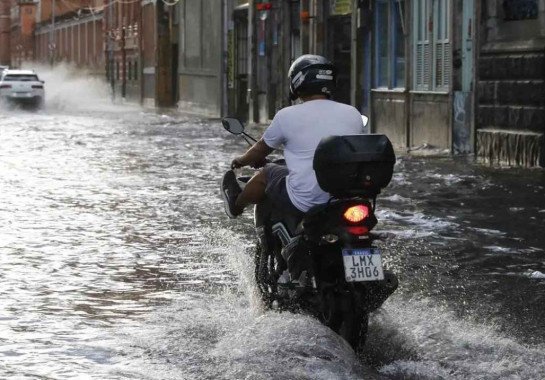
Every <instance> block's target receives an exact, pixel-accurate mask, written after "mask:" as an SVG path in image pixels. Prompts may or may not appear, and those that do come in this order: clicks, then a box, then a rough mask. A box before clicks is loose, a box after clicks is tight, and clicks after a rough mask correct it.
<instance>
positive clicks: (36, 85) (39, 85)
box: [32, 84, 44, 88]
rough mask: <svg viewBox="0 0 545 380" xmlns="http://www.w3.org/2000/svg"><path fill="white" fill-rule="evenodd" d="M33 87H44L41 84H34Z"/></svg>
mask: <svg viewBox="0 0 545 380" xmlns="http://www.w3.org/2000/svg"><path fill="white" fill-rule="evenodd" d="M32 88H44V86H42V85H41V84H33V85H32Z"/></svg>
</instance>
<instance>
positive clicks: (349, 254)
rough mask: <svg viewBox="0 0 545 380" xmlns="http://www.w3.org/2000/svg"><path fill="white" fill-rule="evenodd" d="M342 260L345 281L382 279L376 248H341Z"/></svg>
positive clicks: (380, 260)
mask: <svg viewBox="0 0 545 380" xmlns="http://www.w3.org/2000/svg"><path fill="white" fill-rule="evenodd" d="M343 262H344V274H345V278H346V281H347V282H360V281H378V280H384V272H383V271H382V258H381V256H380V249H378V248H359V249H343Z"/></svg>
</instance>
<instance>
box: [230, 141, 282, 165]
mask: <svg viewBox="0 0 545 380" xmlns="http://www.w3.org/2000/svg"><path fill="white" fill-rule="evenodd" d="M273 150H274V149H272V148H270V147H269V146H267V144H265V142H264V141H263V139H261V140H259V141H258V142H256V143H255V144H254V145H252V147H251V148H250V149H248V151H247V152H246V153H244V154H243V155H242V156H240V157H237V158H235V159H234V160H233V161H231V169H238V168H242V167H244V166H247V165H251V166H252V167H253V168H260V167H262V166H264V165H265V164H266V163H267V161H266V157H267V156H268V155H269V154H271V153H272V151H273Z"/></svg>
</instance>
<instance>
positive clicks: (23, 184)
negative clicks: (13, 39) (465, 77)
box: [0, 81, 545, 379]
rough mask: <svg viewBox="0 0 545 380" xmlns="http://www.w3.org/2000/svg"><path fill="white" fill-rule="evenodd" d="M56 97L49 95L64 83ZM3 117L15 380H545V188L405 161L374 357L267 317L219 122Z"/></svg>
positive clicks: (7, 287)
mask: <svg viewBox="0 0 545 380" xmlns="http://www.w3.org/2000/svg"><path fill="white" fill-rule="evenodd" d="M46 83H47V81H46ZM99 105H100V106H97V104H94V108H93V107H83V108H81V107H80V108H78V107H77V105H74V104H72V105H70V107H58V103H54V104H51V103H50V104H49V107H48V108H47V109H46V110H44V111H41V112H38V113H32V112H22V111H17V110H9V111H6V110H3V111H0V115H1V116H0V191H1V195H0V220H1V221H2V222H1V224H0V378H8V379H11V378H14V379H68V378H82V379H83V378H84V379H362V378H375V377H383V378H392V379H407V378H412V379H438V378H444V379H470V378H471V379H500V378H502V379H503V378H512V379H538V378H543V377H545V306H544V305H545V275H544V273H545V252H544V248H545V234H544V233H543V231H544V227H545V223H544V218H545V196H544V193H545V175H544V173H543V171H540V170H520V169H491V168H486V167H480V166H478V165H475V164H473V163H471V162H470V161H466V160H451V159H425V158H407V157H401V158H399V160H398V163H397V164H396V167H395V173H396V174H395V176H394V179H393V181H392V184H391V185H390V187H389V188H388V189H387V190H386V191H384V193H383V194H382V195H381V196H380V198H379V201H378V204H377V207H378V210H379V211H378V218H379V225H378V226H377V229H379V230H381V231H382V232H384V233H386V234H387V236H388V237H387V238H386V239H385V240H384V241H383V242H381V243H380V244H381V246H382V247H383V250H384V252H385V255H386V259H387V263H388V265H389V267H390V268H391V269H393V270H394V271H395V272H396V273H397V274H398V275H399V278H400V283H401V285H400V289H399V290H398V291H397V292H396V294H395V295H394V296H392V297H391V298H390V299H389V300H388V301H387V302H386V303H385V304H384V306H383V308H382V309H381V310H380V311H379V312H377V313H375V314H374V315H373V316H372V318H371V327H370V333H369V338H368V344H367V346H366V352H365V354H364V355H363V356H361V357H356V355H355V354H354V353H353V351H352V350H351V349H350V347H348V345H347V344H346V343H345V342H344V341H342V339H340V338H339V337H337V336H336V335H335V334H334V333H333V332H331V331H330V330H328V329H327V328H325V327H323V326H321V325H320V323H318V322H317V321H315V320H314V319H312V318H310V317H308V316H304V315H296V314H290V313H286V312H284V313H278V312H274V311H266V312H265V311H263V310H262V308H261V307H260V304H259V302H258V300H257V297H256V296H255V286H254V282H253V278H252V265H251V256H250V253H251V250H252V246H253V239H252V228H251V220H252V218H251V213H250V212H247V213H246V214H245V215H244V217H242V218H240V219H239V220H236V221H230V220H228V219H227V217H226V216H225V215H224V213H223V209H222V204H221V200H220V198H219V195H218V188H219V179H220V177H221V174H222V173H223V171H224V170H226V169H227V167H228V163H229V162H230V160H231V158H232V157H233V156H234V155H235V154H237V153H240V152H242V151H243V150H244V149H245V145H244V143H243V142H241V141H238V140H237V139H236V138H234V137H232V136H227V135H226V133H225V132H224V131H223V129H222V128H221V126H220V123H219V121H214V120H200V119H198V118H195V117H191V116H180V115H162V114H160V113H159V114H157V113H152V112H146V111H143V110H142V109H139V108H136V107H131V106H107V107H106V106H105V105H104V104H102V103H101V104H99Z"/></svg>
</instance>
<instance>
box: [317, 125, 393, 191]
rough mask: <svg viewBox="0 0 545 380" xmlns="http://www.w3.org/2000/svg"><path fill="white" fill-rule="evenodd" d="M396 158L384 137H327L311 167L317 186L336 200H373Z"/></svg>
mask: <svg viewBox="0 0 545 380" xmlns="http://www.w3.org/2000/svg"><path fill="white" fill-rule="evenodd" d="M395 161H396V156H395V153H394V148H393V147H392V143H391V142H390V140H389V139H388V137H386V136H385V135H350V136H329V137H325V138H323V139H322V140H321V141H320V144H318V147H317V148H316V152H315V153H314V162H313V167H314V171H315V172H316V179H317V180H318V185H320V187H321V188H322V190H324V191H326V192H328V193H330V194H331V195H332V196H334V197H336V198H344V197H355V196H359V197H369V198H374V197H376V196H377V195H378V194H379V193H380V191H381V190H382V189H383V188H385V187H386V186H387V185H388V184H389V183H390V180H391V179H392V174H393V172H394V164H395Z"/></svg>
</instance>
